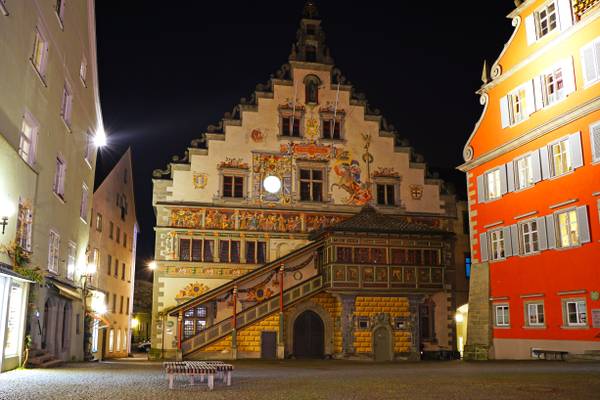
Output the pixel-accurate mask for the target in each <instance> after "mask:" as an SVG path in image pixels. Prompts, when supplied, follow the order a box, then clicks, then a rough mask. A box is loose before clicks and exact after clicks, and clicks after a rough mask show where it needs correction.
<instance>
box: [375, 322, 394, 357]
mask: <svg viewBox="0 0 600 400" xmlns="http://www.w3.org/2000/svg"><path fill="white" fill-rule="evenodd" d="M391 340H392V338H391V337H390V330H389V329H386V328H385V327H383V326H380V327H379V328H376V329H375V330H374V331H373V353H374V354H375V361H391V360H392V351H391V349H392V342H391Z"/></svg>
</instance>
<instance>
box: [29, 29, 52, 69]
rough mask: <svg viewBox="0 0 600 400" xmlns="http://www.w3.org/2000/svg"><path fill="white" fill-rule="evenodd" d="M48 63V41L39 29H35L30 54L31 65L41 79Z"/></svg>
mask: <svg viewBox="0 0 600 400" xmlns="http://www.w3.org/2000/svg"><path fill="white" fill-rule="evenodd" d="M47 62H48V41H47V40H46V37H45V36H44V35H43V34H42V32H41V31H40V29H39V28H36V29H35V39H34V41H33V53H32V54H31V63H32V64H33V66H34V68H35V70H36V71H37V72H38V74H39V75H40V76H41V77H42V78H43V77H44V74H45V73H46V64H47Z"/></svg>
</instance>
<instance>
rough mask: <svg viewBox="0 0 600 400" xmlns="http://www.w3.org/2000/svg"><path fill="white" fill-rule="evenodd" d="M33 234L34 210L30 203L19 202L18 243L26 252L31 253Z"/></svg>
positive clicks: (21, 200)
mask: <svg viewBox="0 0 600 400" xmlns="http://www.w3.org/2000/svg"><path fill="white" fill-rule="evenodd" d="M32 232H33V210H32V209H31V205H30V204H29V202H27V201H25V200H23V199H20V200H19V215H18V217H17V243H18V244H19V246H21V248H22V249H23V250H25V251H31V234H32Z"/></svg>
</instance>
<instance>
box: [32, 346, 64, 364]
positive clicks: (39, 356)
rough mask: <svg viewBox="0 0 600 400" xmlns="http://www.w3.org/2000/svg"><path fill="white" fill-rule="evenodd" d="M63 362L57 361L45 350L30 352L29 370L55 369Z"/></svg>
mask: <svg viewBox="0 0 600 400" xmlns="http://www.w3.org/2000/svg"><path fill="white" fill-rule="evenodd" d="M62 363H63V362H62V360H59V359H57V358H56V357H54V356H53V355H52V354H50V353H48V352H47V351H45V350H30V351H29V360H28V361H27V367H28V368H54V367H58V366H60V365H61V364H62Z"/></svg>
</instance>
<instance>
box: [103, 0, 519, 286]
mask: <svg viewBox="0 0 600 400" xmlns="http://www.w3.org/2000/svg"><path fill="white" fill-rule="evenodd" d="M116 4H117V2H112V1H104V0H100V1H97V2H96V19H97V21H96V23H97V40H98V66H99V80H100V98H101V103H102V111H103V118H104V125H105V127H106V130H107V132H108V135H109V146H108V148H107V149H103V150H102V152H101V154H100V156H99V159H98V166H97V173H96V180H97V182H98V181H100V180H101V179H103V178H104V176H105V175H106V174H107V173H108V171H109V170H110V168H112V166H113V165H114V164H115V163H116V161H118V158H119V157H120V156H121V154H122V153H123V152H124V151H125V149H126V148H127V147H129V146H130V147H131V148H132V152H133V165H134V184H135V192H136V198H135V201H136V209H137V218H138V221H139V225H140V229H141V234H140V236H139V237H138V267H137V268H138V272H142V269H144V268H143V267H144V264H145V263H146V262H147V261H148V260H150V259H151V258H152V256H153V247H154V231H153V226H154V223H155V219H154V212H153V210H152V204H151V202H152V175H151V174H152V170H154V169H156V168H164V167H165V166H166V164H167V163H168V161H169V160H170V159H171V156H173V155H182V154H183V152H184V151H185V149H186V147H187V145H188V144H189V142H190V140H191V139H194V138H197V137H199V136H200V134H201V133H202V132H205V131H206V127H207V126H208V124H214V123H217V122H218V121H219V120H220V118H221V117H222V116H223V113H224V112H226V111H231V109H232V108H233V106H234V105H235V104H237V103H238V102H239V99H240V97H248V96H249V94H250V93H251V92H252V91H253V90H254V88H255V86H256V84H257V83H264V82H266V81H267V80H268V78H269V75H270V74H271V73H273V72H275V71H276V70H277V69H278V68H279V67H280V66H281V65H282V64H284V63H286V62H287V58H288V55H289V52H290V48H291V44H292V43H293V42H294V41H295V38H296V30H297V28H298V23H299V20H300V18H301V12H302V8H303V5H304V0H286V1H278V2H275V1H239V2H237V1H216V2H208V1H193V2H192V1H169V2H165V1H164V0H163V1H150V0H143V1H142V0H128V1H120V2H118V6H117V5H116ZM317 6H318V8H319V12H320V15H321V18H322V20H323V23H322V26H323V28H324V31H325V34H326V42H327V45H328V46H329V47H330V49H331V54H332V56H333V58H334V60H335V64H336V66H337V67H339V68H340V69H341V70H342V73H343V74H344V75H345V76H346V77H347V78H348V79H349V80H350V81H351V82H352V83H353V84H354V85H355V86H356V88H357V89H358V91H359V92H364V93H365V94H366V96H367V99H368V100H369V103H370V104H371V106H372V107H374V108H378V109H380V110H381V111H382V114H383V115H384V116H385V117H386V118H387V120H388V121H389V122H391V123H392V124H394V125H395V126H396V128H397V130H398V131H399V134H400V136H401V137H405V138H408V139H409V140H410V143H411V145H412V146H414V147H415V149H416V151H417V152H418V153H421V154H423V155H424V156H425V160H426V161H427V163H428V164H429V165H430V166H431V167H433V168H434V169H438V170H439V171H440V173H441V176H442V177H445V178H448V179H449V180H451V181H454V182H456V185H457V187H458V189H459V191H460V190H464V184H463V179H464V177H462V175H461V173H459V172H454V171H453V168H454V167H456V166H457V165H459V164H460V163H461V161H462V157H461V154H462V147H463V145H464V143H465V141H466V139H467V138H468V136H469V135H470V133H471V130H472V128H473V126H474V124H475V122H476V121H477V119H478V118H479V115H480V113H481V109H482V107H481V106H480V104H479V100H478V96H477V95H475V93H474V92H475V91H476V90H477V89H478V88H479V87H480V85H481V80H480V76H481V68H482V63H483V60H484V59H487V60H488V64H489V65H491V63H492V62H493V61H494V60H495V59H496V58H497V56H498V54H499V53H500V51H501V49H502V47H503V45H504V43H505V42H506V41H507V40H508V38H509V37H510V34H511V32H512V26H511V24H510V20H509V19H507V18H506V15H507V14H508V13H509V12H510V11H511V10H512V9H514V3H513V2H512V1H510V0H494V1H478V2H470V1H462V2H460V1H452V2H451V1H439V2H438V1H435V2H423V1H413V2H408V1H402V2H391V1H389V0H387V1H386V0H371V1H368V2H360V3H359V2H349V1H333V0H327V1H324V0H322V1H317ZM463 197H464V195H463ZM140 277H144V278H148V274H142V275H141V276H140Z"/></svg>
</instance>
